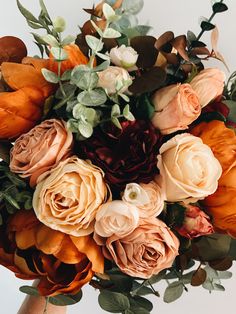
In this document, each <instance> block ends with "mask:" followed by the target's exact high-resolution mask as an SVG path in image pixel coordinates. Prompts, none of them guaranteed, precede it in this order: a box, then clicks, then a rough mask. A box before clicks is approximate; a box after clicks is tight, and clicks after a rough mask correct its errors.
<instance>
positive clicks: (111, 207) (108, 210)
mask: <svg viewBox="0 0 236 314" xmlns="http://www.w3.org/2000/svg"><path fill="white" fill-rule="evenodd" d="M138 224H139V212H138V209H137V208H136V207H135V206H134V205H132V204H128V203H125V202H123V201H119V200H117V201H112V202H108V203H106V204H103V205H102V206H101V207H100V208H99V210H98V212H97V214H96V223H95V226H94V230H95V233H96V234H98V235H99V236H101V237H104V238H108V237H110V236H113V235H115V236H117V237H125V236H127V235H128V234H130V233H131V232H133V231H134V229H135V228H137V226H138Z"/></svg>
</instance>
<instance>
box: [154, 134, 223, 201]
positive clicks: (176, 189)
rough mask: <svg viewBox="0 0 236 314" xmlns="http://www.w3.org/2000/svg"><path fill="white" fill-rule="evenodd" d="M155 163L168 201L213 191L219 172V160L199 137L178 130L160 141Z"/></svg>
mask: <svg viewBox="0 0 236 314" xmlns="http://www.w3.org/2000/svg"><path fill="white" fill-rule="evenodd" d="M157 166H158V168H159V170H160V174H161V176H162V178H163V181H164V184H165V188H166V198H167V201H169V202H178V201H185V202H188V203H190V202H195V201H197V200H201V199H204V198H205V197H207V196H208V195H211V194H213V193H214V192H215V191H216V189H217V186H218V180H219V178H220V176H221V173H222V168H221V165H220V163H219V161H218V160H217V159H216V158H215V157H214V155H213V153H212V151H211V149H210V147H208V146H207V145H205V144H203V142H202V140H201V139H200V138H199V137H196V136H193V135H191V134H188V133H184V134H180V135H177V136H175V137H173V138H172V139H171V140H169V141H168V142H166V143H165V144H163V145H162V147H161V149H160V155H159V156H158V163H157Z"/></svg>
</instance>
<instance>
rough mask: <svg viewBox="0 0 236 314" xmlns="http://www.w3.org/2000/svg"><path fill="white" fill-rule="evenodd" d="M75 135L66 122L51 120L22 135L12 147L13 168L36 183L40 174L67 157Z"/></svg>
mask: <svg viewBox="0 0 236 314" xmlns="http://www.w3.org/2000/svg"><path fill="white" fill-rule="evenodd" d="M72 144H73V135H72V133H71V132H70V131H68V130H67V129H66V123H65V122H64V121H61V120H56V119H51V120H46V121H44V122H42V123H41V124H39V125H37V126H36V127H34V128H33V129H32V130H31V131H29V132H28V133H26V134H23V135H22V136H21V137H19V138H18V139H17V140H16V142H15V145H14V147H13V148H12V150H11V161H10V169H11V171H12V172H14V173H17V174H19V176H21V177H22V178H29V179H30V185H31V186H35V185H36V183H37V179H38V177H39V176H40V175H41V174H42V173H44V172H46V171H48V170H50V169H51V168H52V167H53V166H56V165H57V164H58V163H59V162H60V161H61V160H62V159H65V158H67V157H68V156H69V155H70V154H71V151H72Z"/></svg>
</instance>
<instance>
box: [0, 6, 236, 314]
mask: <svg viewBox="0 0 236 314" xmlns="http://www.w3.org/2000/svg"><path fill="white" fill-rule="evenodd" d="M109 2H110V1H109ZM136 2H137V3H136ZM136 2H135V5H134V4H132V3H133V1H125V2H124V1H122V0H121V1H112V3H113V6H110V5H108V4H107V1H103V2H102V3H101V4H99V5H98V6H97V7H95V8H94V9H92V10H86V11H88V12H89V13H90V14H92V16H93V19H92V20H89V21H87V22H86V23H85V25H84V26H83V27H82V28H81V29H82V33H81V34H79V35H78V36H77V38H75V37H73V36H67V37H65V38H63V37H62V33H63V31H64V29H65V25H66V24H65V21H64V19H62V18H56V19H55V20H54V21H53V20H51V17H50V16H49V14H48V12H47V10H46V7H45V5H44V4H43V1H41V9H42V11H41V14H40V18H39V19H37V18H35V17H33V20H32V15H31V14H29V11H27V10H26V9H25V8H24V7H23V6H22V5H21V4H20V2H18V6H19V9H20V11H21V12H22V14H23V15H24V16H25V17H26V19H27V20H28V23H29V25H31V26H32V25H33V26H34V27H35V28H45V29H46V30H47V35H46V36H43V37H40V36H39V35H36V34H34V37H35V40H36V41H37V44H38V46H39V47H40V51H41V53H44V52H46V53H47V56H46V58H31V57H27V56H26V54H27V53H26V48H25V46H24V44H23V43H22V42H21V41H20V40H19V39H17V38H14V37H6V41H7V38H8V40H9V42H8V41H7V42H8V44H9V47H8V49H9V51H11V49H10V48H11V47H12V46H14V45H16V44H17V45H18V46H19V50H18V52H17V55H18V58H17V59H9V60H4V58H0V60H2V59H3V61H5V62H3V63H2V65H1V77H2V81H3V82H4V84H3V87H4V89H3V91H2V92H0V119H1V125H0V140H1V142H0V157H2V159H3V160H2V161H1V162H0V172H1V174H2V172H3V175H2V176H0V183H1V184H0V188H1V190H0V218H1V222H2V226H1V227H0V264H2V265H4V266H5V267H7V268H9V269H10V270H12V271H14V272H15V274H16V275H17V276H18V277H20V278H23V279H38V280H39V283H38V286H37V288H36V290H37V293H39V294H40V295H43V296H46V297H49V301H50V297H54V298H56V297H57V296H58V295H59V296H60V295H61V294H66V295H67V296H68V298H69V296H71V295H73V296H75V295H76V294H77V297H78V293H80V290H81V288H82V286H83V285H84V284H86V283H88V282H90V284H91V285H93V286H94V287H95V288H98V289H100V291H101V295H100V304H101V306H102V307H103V308H104V309H105V310H108V311H109V310H111V312H114V309H113V308H108V303H107V302H103V301H102V300H104V298H105V299H106V298H107V297H109V294H112V293H115V295H113V298H118V297H119V298H121V299H122V300H121V302H117V304H118V303H119V304H121V305H122V304H123V305H124V307H125V308H121V309H120V308H119V309H118V308H117V307H118V305H117V304H116V308H115V312H116V313H118V310H120V311H121V312H122V313H124V312H125V313H126V312H127V313H128V312H129V310H130V313H131V312H132V313H133V312H134V313H135V312H136V309H137V308H141V311H142V310H144V312H145V313H149V312H150V306H149V307H148V310H147V309H146V308H145V305H146V306H147V302H148V301H147V300H145V301H144V305H143V304H142V302H141V301H140V300H141V299H143V298H141V297H140V296H139V292H140V293H141V290H142V288H146V289H147V291H148V292H150V291H151V292H150V293H154V294H156V292H155V291H154V288H153V286H152V283H155V280H156V281H159V280H161V279H162V278H165V279H169V278H170V279H173V278H175V276H176V278H177V280H178V281H177V283H176V282H175V283H174V285H173V286H171V284H170V286H169V287H168V288H167V289H169V290H171V289H173V287H177V286H178V287H179V289H183V283H184V282H187V278H190V277H189V276H190V275H191V278H190V280H189V282H187V283H192V284H193V285H201V284H203V285H204V283H205V281H206V280H211V279H209V278H210V277H209V276H210V275H209V274H206V272H207V270H205V269H203V268H202V265H203V264H204V262H209V265H210V266H207V267H213V266H214V267H216V268H215V269H216V270H222V267H223V266H222V261H221V258H225V256H229V253H228V252H225V251H224V253H221V252H220V253H217V252H216V246H217V245H214V249H213V251H214V252H213V257H209V254H208V255H207V254H206V251H209V252H211V249H212V247H213V246H212V247H211V246H210V247H207V244H206V243H205V242H204V239H207V240H208V242H207V243H208V245H209V243H210V240H209V239H210V238H209V237H207V236H208V235H212V237H213V236H217V237H221V236H222V237H226V236H225V235H220V234H219V235H218V234H216V233H217V232H219V233H221V234H222V233H226V234H228V235H229V236H228V237H227V239H230V240H229V241H231V237H236V219H235V217H236V209H235V206H234V205H235V202H236V199H235V190H236V185H235V177H234V175H236V172H235V169H236V136H235V132H234V130H232V129H229V128H228V125H231V127H232V125H234V123H235V122H236V119H235V117H234V115H233V113H232V112H231V111H230V109H231V108H230V107H228V105H230V104H231V105H232V103H235V100H234V98H233V97H235V95H234V90H235V88H233V87H232V86H235V85H236V83H235V81H232V80H233V79H234V76H232V78H231V79H230V80H229V82H231V85H230V84H229V86H227V87H226V88H225V74H224V73H223V72H222V71H220V70H218V69H216V68H206V69H203V68H204V65H203V62H202V61H203V60H202V59H201V58H200V57H199V56H198V55H199V54H200V55H201V53H202V51H201V49H202V48H204V49H203V50H204V53H206V54H207V57H206V58H205V59H209V58H210V57H217V56H218V57H217V58H218V59H219V58H220V57H219V54H217V52H216V51H215V52H214V51H213V52H212V53H210V52H209V54H208V52H207V51H208V50H207V48H205V47H203V43H202V42H200V41H199V39H200V37H199V38H197V37H196V36H195V35H194V36H193V34H192V36H190V37H191V38H188V39H187V38H186V37H185V36H179V37H177V38H175V37H174V35H173V33H171V32H167V33H165V34H163V35H162V36H161V37H160V38H157V39H156V38H154V37H153V36H148V35H147V34H146V33H145V32H147V31H148V27H140V26H139V25H138V24H137V25H135V26H132V25H131V21H133V23H135V22H134V20H135V21H136V18H134V15H136V14H137V13H138V11H139V7H140V9H141V7H142V3H143V2H142V1H141V0H140V1H136ZM216 4H217V3H216ZM216 4H214V5H213V11H214V14H216V13H219V12H222V11H224V10H223V9H225V7H224V4H222V1H221V2H219V3H218V5H216ZM222 5H223V7H222ZM219 6H220V8H219ZM226 9H227V7H226ZM130 12H131V13H132V14H131V15H130ZM127 23H128V25H129V27H128V30H127ZM205 23H206V24H204V23H203V24H201V27H202V30H203V32H201V33H200V34H202V33H204V31H205V30H209V29H210V27H212V24H211V23H210V22H206V21H205ZM45 25H46V27H45ZM125 25H126V26H125ZM204 25H205V26H204ZM36 26H37V27H36ZM213 26H214V25H213ZM204 27H205V28H204ZM213 28H214V27H213ZM139 32H140V34H139ZM213 35H214V34H213ZM192 37H193V38H192ZM1 43H2V42H1V40H0V48H1ZM197 48H198V53H197V52H195V49H197ZM1 51H2V50H1V49H0V54H1ZM199 51H200V52H201V53H199ZM222 108H223V109H222ZM13 126H14V127H13ZM5 178H7V180H8V181H7V186H6V183H5V181H4V180H5ZM9 182H10V183H9ZM16 188H20V190H22V189H23V192H25V193H26V194H25V193H23V194H21V195H20V196H19V195H18V196H14V191H18V190H17V189H16ZM8 191H10V192H11V193H10V192H9V193H8ZM27 193H28V194H27ZM26 195H27V197H29V195H30V200H31V199H32V202H31V203H30V204H28V203H29V202H28V203H27V204H28V205H27V206H25V208H24V206H23V207H22V204H24V203H25V202H26V199H25V197H26ZM27 200H28V198H27ZM19 204H20V205H19ZM26 207H27V208H26ZM196 238H197V239H196ZM232 241H233V240H232ZM202 243H203V244H202ZM204 245H205V246H204ZM226 246H227V245H226ZM229 246H230V244H228V247H229ZM202 247H203V248H204V250H202ZM196 252H197V253H196ZM206 255H207V256H206ZM214 259H217V260H216V261H215V260H214ZM195 260H200V261H201V265H200V266H199V267H198V269H197V271H196V272H191V273H189V274H190V275H189V274H188V275H186V276H185V279H184V280H183V279H182V276H184V275H183V272H184V270H185V269H188V265H189V263H190V264H191V262H192V263H193V264H194V263H195ZM219 260H220V262H219ZM183 261H184V262H183ZM217 261H218V262H219V263H221V264H220V268H219V266H217V265H218V264H217ZM212 265H213V266H212ZM227 265H229V262H228V264H227ZM217 267H218V268H217ZM223 268H224V267H223ZM206 269H207V268H206ZM223 270H224V269H223ZM199 271H200V272H201V275H199V273H198V272H199ZM209 273H210V274H212V272H210V271H209ZM198 275H199V276H198ZM165 276H166V277H165ZM168 276H169V277H168ZM203 277H204V278H203ZM119 280H121V281H122V284H121V283H119ZM140 280H143V281H142V282H140ZM196 280H197V284H196ZM212 280H213V279H212ZM123 281H124V284H123ZM148 285H149V286H150V287H148ZM211 285H212V286H213V287H214V284H213V283H212V281H211ZM208 286H209V285H208ZM205 287H207V284H205ZM215 287H217V286H215ZM169 290H167V293H166V294H165V296H164V299H165V300H166V302H171V301H173V298H175V297H176V293H173V295H171V292H170V291H169ZM210 290H211V289H210ZM147 291H145V293H146V292H147ZM153 291H154V292H153ZM181 291H182V290H181ZM177 294H178V295H179V293H177ZM139 298H140V299H139ZM111 299H112V298H111ZM73 300H74V299H73ZM111 302H112V301H111ZM137 302H138V305H137ZM140 302H141V303H140ZM145 302H146V303H145ZM125 304H126V305H125ZM140 304H141V305H140ZM126 310H127V311H126ZM141 311H140V313H141Z"/></svg>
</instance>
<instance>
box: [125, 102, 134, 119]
mask: <svg viewBox="0 0 236 314" xmlns="http://www.w3.org/2000/svg"><path fill="white" fill-rule="evenodd" d="M123 115H124V117H125V119H127V120H128V121H134V120H135V117H134V116H133V114H132V113H131V112H130V106H129V105H126V106H125V108H124V110H123Z"/></svg>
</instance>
